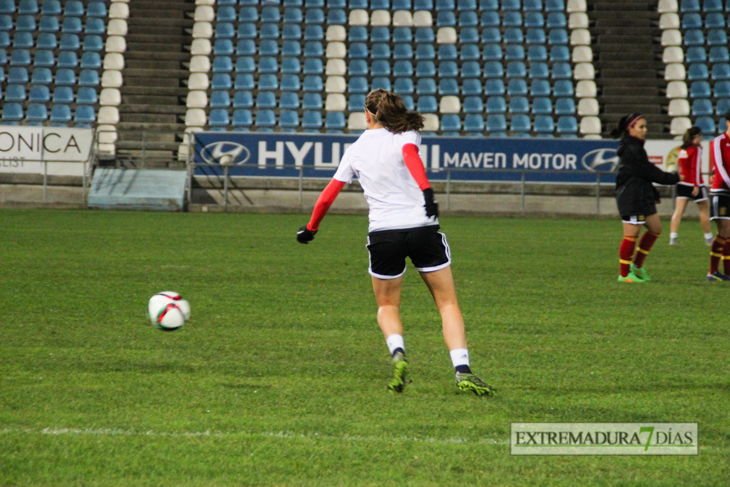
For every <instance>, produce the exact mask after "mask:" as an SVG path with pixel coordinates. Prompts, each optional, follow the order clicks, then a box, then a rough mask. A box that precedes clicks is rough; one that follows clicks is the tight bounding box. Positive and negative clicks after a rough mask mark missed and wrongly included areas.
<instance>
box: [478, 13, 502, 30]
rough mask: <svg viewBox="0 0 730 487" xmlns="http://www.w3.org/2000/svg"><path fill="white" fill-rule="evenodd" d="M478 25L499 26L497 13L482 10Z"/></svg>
mask: <svg viewBox="0 0 730 487" xmlns="http://www.w3.org/2000/svg"><path fill="white" fill-rule="evenodd" d="M479 25H480V26H481V27H499V26H500V19H499V14H498V13H497V12H493V11H487V12H482V16H481V18H480V19H479Z"/></svg>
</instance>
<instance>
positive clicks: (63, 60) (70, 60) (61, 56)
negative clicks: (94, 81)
mask: <svg viewBox="0 0 730 487" xmlns="http://www.w3.org/2000/svg"><path fill="white" fill-rule="evenodd" d="M57 62H58V67H59V68H75V67H77V66H78V65H79V59H78V57H77V56H76V52H75V51H61V52H59V53H58V61H57Z"/></svg>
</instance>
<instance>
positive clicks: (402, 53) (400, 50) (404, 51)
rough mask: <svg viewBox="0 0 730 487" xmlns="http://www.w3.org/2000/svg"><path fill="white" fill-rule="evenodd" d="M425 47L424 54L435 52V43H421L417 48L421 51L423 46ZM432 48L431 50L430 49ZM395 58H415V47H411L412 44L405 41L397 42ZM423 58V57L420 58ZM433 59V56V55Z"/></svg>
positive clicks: (394, 49)
mask: <svg viewBox="0 0 730 487" xmlns="http://www.w3.org/2000/svg"><path fill="white" fill-rule="evenodd" d="M422 47H423V48H425V50H424V51H423V53H424V54H427V53H428V52H430V53H431V54H434V49H433V45H431V44H419V45H418V47H417V49H418V50H419V51H420V50H421V48H422ZM429 48H430V51H429ZM393 59H413V48H412V47H411V44H409V43H403V44H396V45H395V47H394V48H393ZM418 59H421V58H418ZM431 59H433V56H432V57H431Z"/></svg>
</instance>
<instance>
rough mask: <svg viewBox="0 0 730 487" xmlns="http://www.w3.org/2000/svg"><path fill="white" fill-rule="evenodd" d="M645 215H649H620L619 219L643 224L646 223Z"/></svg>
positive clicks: (633, 223) (634, 223)
mask: <svg viewBox="0 0 730 487" xmlns="http://www.w3.org/2000/svg"><path fill="white" fill-rule="evenodd" d="M647 216H650V215H621V221H622V222H624V223H631V224H632V225H643V224H644V223H646V217H647Z"/></svg>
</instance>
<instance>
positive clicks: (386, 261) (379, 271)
mask: <svg viewBox="0 0 730 487" xmlns="http://www.w3.org/2000/svg"><path fill="white" fill-rule="evenodd" d="M438 230H439V227H438V226H437V225H432V226H428V227H419V228H411V229H407V230H384V231H381V232H370V233H369V234H368V245H367V247H368V251H369V252H370V268H369V269H368V272H369V273H370V275H371V276H373V277H377V278H378V279H397V278H398V277H400V276H402V275H403V274H404V273H405V272H406V257H410V259H411V262H413V265H414V266H416V269H418V271H419V272H435V271H438V270H441V269H444V268H446V267H448V266H449V265H451V251H450V250H449V244H448V243H447V242H446V235H444V234H443V233H441V232H439V231H438Z"/></svg>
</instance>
